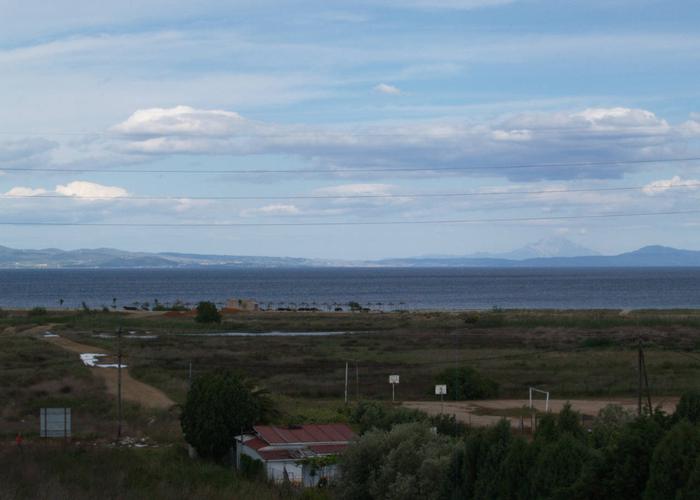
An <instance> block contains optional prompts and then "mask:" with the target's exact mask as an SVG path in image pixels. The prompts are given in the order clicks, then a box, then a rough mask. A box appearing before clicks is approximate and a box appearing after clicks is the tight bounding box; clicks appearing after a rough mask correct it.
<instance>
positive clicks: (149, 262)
mask: <svg viewBox="0 0 700 500" xmlns="http://www.w3.org/2000/svg"><path fill="white" fill-rule="evenodd" d="M431 267H438V268H600V267H602V268H609V267H616V268H626V267H688V268H692V267H700V251H696V250H681V249H676V248H671V247H665V246H660V245H653V246H646V247H643V248H640V249H638V250H635V251H632V252H625V253H622V254H618V255H580V256H577V255H573V256H544V257H529V258H520V259H517V258H503V257H494V256H483V257H482V256H472V255H467V256H428V257H408V258H388V259H379V260H333V259H305V258H296V257H266V256H245V255H243V256H240V255H239V256H236V255H200V254H186V253H176V252H162V253H147V252H128V251H124V250H115V249H111V248H98V249H81V250H68V251H66V250H59V249H51V248H49V249H42V250H19V249H13V248H8V247H1V246H0V269H269V268H431Z"/></svg>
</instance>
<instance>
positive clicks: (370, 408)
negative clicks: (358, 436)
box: [350, 401, 428, 434]
mask: <svg viewBox="0 0 700 500" xmlns="http://www.w3.org/2000/svg"><path fill="white" fill-rule="evenodd" d="M427 419H428V415H427V414H425V413H423V412H422V411H419V410H412V409H410V408H403V407H401V406H388V405H385V404H382V403H378V402H376V401H360V402H359V403H358V404H357V406H355V407H354V408H353V409H352V411H351V413H350V422H352V423H354V424H358V425H359V426H360V433H362V434H364V433H365V432H367V431H369V430H372V429H380V430H385V431H388V430H390V429H391V428H392V427H394V426H395V425H397V424H405V423H409V422H420V421H425V420H427Z"/></svg>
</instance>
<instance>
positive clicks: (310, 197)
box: [0, 182, 700, 201]
mask: <svg viewBox="0 0 700 500" xmlns="http://www.w3.org/2000/svg"><path fill="white" fill-rule="evenodd" d="M695 187H700V182H688V183H686V184H682V185H680V184H677V185H668V186H663V188H662V189H664V190H666V189H682V188H695ZM644 189H651V190H653V189H654V187H653V186H652V187H650V186H648V185H647V186H621V187H602V188H577V189H541V190H523V191H470V192H461V193H458V192H453V193H404V194H388V193H387V194H349V195H340V194H339V195H324V194H309V195H303V194H291V195H278V196H184V195H182V196H132V195H128V196H104V195H103V196H71V195H63V194H37V195H32V194H9V193H5V194H0V199H7V200H11V199H42V198H47V199H60V200H127V201H180V200H210V201H227V200H231V201H233V200H238V201H243V200H249V201H250V200H344V199H396V198H398V199H404V198H461V197H471V196H519V195H532V194H563V193H598V192H607V191H641V190H644Z"/></svg>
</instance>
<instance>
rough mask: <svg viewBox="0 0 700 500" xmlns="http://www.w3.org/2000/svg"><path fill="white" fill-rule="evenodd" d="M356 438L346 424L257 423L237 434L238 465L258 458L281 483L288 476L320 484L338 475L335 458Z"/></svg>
mask: <svg viewBox="0 0 700 500" xmlns="http://www.w3.org/2000/svg"><path fill="white" fill-rule="evenodd" d="M355 437H356V436H355V433H354V432H353V431H352V429H350V427H348V426H347V425H345V424H307V425H297V426H289V427H277V426H274V425H257V426H255V427H253V432H252V433H250V434H243V435H241V436H236V445H237V446H236V464H237V465H238V467H240V466H241V463H242V462H243V461H244V460H258V461H260V462H261V463H262V465H263V467H264V469H265V474H266V476H267V478H268V479H271V480H273V481H277V482H281V481H284V480H285V477H286V478H288V479H289V481H290V482H292V483H295V484H300V485H303V486H316V485H317V484H318V483H319V481H321V480H330V479H332V478H333V477H335V475H336V474H337V466H336V464H335V457H337V456H338V455H339V454H341V453H343V452H344V451H345V449H346V448H347V447H348V445H349V444H350V442H352V441H353V440H354V439H355ZM244 457H245V458H244Z"/></svg>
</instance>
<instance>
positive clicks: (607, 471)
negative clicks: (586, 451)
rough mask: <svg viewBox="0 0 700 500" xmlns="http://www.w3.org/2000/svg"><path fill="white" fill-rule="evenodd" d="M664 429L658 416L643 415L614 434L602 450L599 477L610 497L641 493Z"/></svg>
mask: <svg viewBox="0 0 700 500" xmlns="http://www.w3.org/2000/svg"><path fill="white" fill-rule="evenodd" d="M594 432H595V431H594ZM663 432H664V431H663V428H662V427H661V425H660V424H659V422H658V421H657V419H656V418H654V417H653V416H643V417H639V418H637V419H635V420H633V421H632V422H630V423H628V424H625V425H624V426H622V427H621V428H620V430H619V432H616V433H614V434H612V435H611V441H610V442H608V444H607V447H606V448H605V449H604V450H603V451H602V453H603V462H602V465H601V468H600V471H599V472H600V473H599V475H598V481H597V482H598V483H599V484H601V486H602V487H603V488H604V489H605V490H606V491H607V492H608V497H607V498H641V497H642V494H643V493H644V488H645V486H646V483H647V480H648V479H649V463H650V462H651V457H652V455H653V453H654V448H656V445H657V444H658V442H659V440H660V439H661V438H662V437H663ZM594 439H595V438H594Z"/></svg>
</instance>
